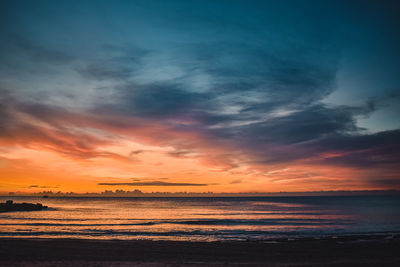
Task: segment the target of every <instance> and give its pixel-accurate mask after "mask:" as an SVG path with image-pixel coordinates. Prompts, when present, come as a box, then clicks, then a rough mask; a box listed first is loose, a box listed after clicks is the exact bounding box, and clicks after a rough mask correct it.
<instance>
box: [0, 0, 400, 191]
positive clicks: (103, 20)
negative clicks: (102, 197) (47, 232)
mask: <svg viewBox="0 0 400 267" xmlns="http://www.w3.org/2000/svg"><path fill="white" fill-rule="evenodd" d="M399 15H400V4H399V2H398V1H389V0H383V1H372V0H363V1H361V0H346V1H344V0H336V1H329V0H328V1H311V0H304V1H290V0H286V1H272V0H271V1H256V0H254V1H244V0H243V1H235V0H229V1H222V0H217V1H204V0H202V1H200V0H199V1H190V0H186V1H163V0H159V1H152V0H143V1H139V0H138V1H134V0H133V1H101V0H97V1H88V0H86V1H82V0H80V1H42V0H37V1H21V0H13V1H10V0H3V1H1V2H0V36H1V42H0V192H9V191H22V192H37V191H43V190H52V191H63V192H65V191H74V192H100V191H103V190H115V189H123V190H134V189H140V190H142V191H144V192H151V191H168V192H178V191H188V192H205V191H213V192H279V191H288V192H295V191H319V190H375V189H376V190H378V189H379V190H381V189H400V164H399V163H400V116H399V115H400V75H399V74H400V49H399V47H400V34H399V29H400V20H398V17H399Z"/></svg>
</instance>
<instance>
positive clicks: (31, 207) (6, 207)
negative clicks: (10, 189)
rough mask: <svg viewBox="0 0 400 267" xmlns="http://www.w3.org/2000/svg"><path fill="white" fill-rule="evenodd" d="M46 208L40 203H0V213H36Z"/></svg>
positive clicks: (10, 201)
mask: <svg viewBox="0 0 400 267" xmlns="http://www.w3.org/2000/svg"><path fill="white" fill-rule="evenodd" d="M47 208H48V207H47V206H44V205H42V204H41V203H37V204H33V203H14V202H13V201H12V200H7V201H6V203H0V212H8V211H36V210H44V209H47Z"/></svg>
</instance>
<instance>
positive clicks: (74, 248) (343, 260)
mask: <svg viewBox="0 0 400 267" xmlns="http://www.w3.org/2000/svg"><path fill="white" fill-rule="evenodd" d="M0 266H143V267H144V266H146V267H148V266H154V267H156V266H157V267H158V266H400V237H399V236H386V237H385V236H370V237H366V236H363V237H354V236H352V237H339V238H325V239H320V240H313V239H302V240H294V241H290V240H279V241H278V242H270V243H263V242H254V241H248V242H173V241H144V240H137V241H134V240H133V241H119V240H113V241H99V240H79V239H7V238H2V239H0Z"/></svg>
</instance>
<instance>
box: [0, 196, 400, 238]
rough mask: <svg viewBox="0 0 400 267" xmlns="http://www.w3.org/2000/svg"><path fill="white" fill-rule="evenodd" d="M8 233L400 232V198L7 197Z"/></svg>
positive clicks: (0, 228)
mask: <svg viewBox="0 0 400 267" xmlns="http://www.w3.org/2000/svg"><path fill="white" fill-rule="evenodd" d="M8 199H12V200H13V201H14V202H30V203H42V204H44V205H47V206H49V208H48V209H47V210H42V211H29V212H7V213H0V237H8V238H10V237H13V238H81V239H105V240H111V239H123V240H128V239H146V240H182V241H228V240H243V241H248V240H259V241H271V240H277V239H282V238H283V239H286V238H287V239H296V238H321V237H327V236H329V237H335V236H343V235H366V236H368V235H372V234H373V235H380V234H382V235H397V234H398V233H399V232H400V196H399V195H382V196H322V197H321V196H309V197H305V196H301V197H173V198H172V197H171V198H167V197H159V198H155V197H154V198H150V197H143V198H140V197H131V198H129V197H127V198H124V197H118V198H117V197H115V198H111V197H107V198H104V197H49V198H40V197H0V201H1V202H4V201H5V200H8Z"/></svg>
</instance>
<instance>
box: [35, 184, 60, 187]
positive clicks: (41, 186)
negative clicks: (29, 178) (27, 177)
mask: <svg viewBox="0 0 400 267" xmlns="http://www.w3.org/2000/svg"><path fill="white" fill-rule="evenodd" d="M28 188H59V187H58V186H47V185H36V184H34V185H30V186H29V187H28Z"/></svg>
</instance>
